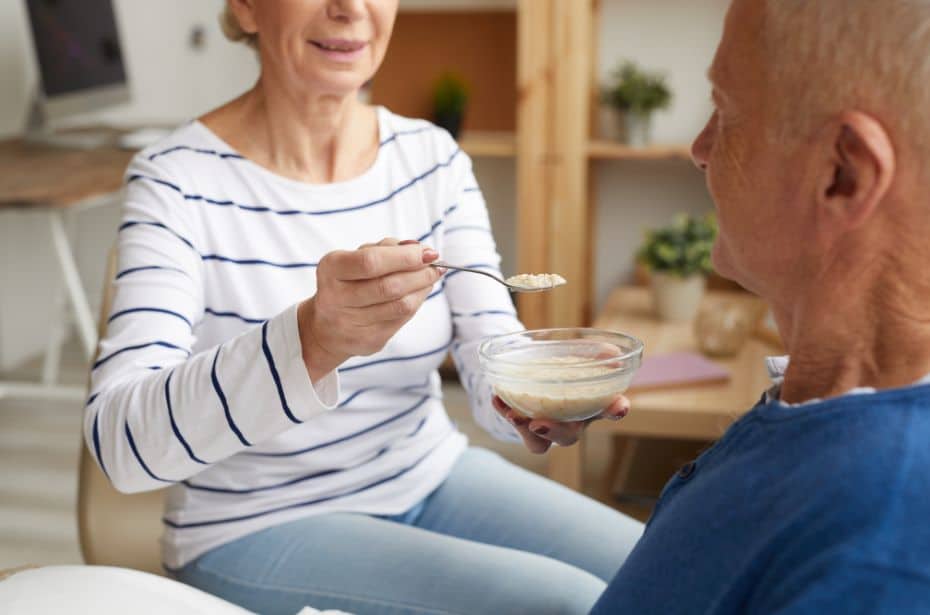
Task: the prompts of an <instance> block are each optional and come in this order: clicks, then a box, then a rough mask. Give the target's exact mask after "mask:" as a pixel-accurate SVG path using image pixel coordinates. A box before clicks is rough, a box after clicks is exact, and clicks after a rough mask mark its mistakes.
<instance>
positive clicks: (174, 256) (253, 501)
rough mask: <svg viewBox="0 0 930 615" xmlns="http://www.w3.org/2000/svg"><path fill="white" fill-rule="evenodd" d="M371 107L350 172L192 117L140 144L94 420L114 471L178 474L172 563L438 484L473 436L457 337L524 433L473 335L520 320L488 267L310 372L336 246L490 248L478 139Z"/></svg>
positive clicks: (472, 388)
mask: <svg viewBox="0 0 930 615" xmlns="http://www.w3.org/2000/svg"><path fill="white" fill-rule="evenodd" d="M378 115H379V125H380V133H381V147H380V150H379V153H378V155H377V158H376V161H375V162H374V164H373V165H372V166H371V167H370V168H369V169H368V170H367V171H366V172H365V173H363V174H362V175H361V176H359V177H357V178H355V179H352V180H349V181H346V182H340V183H334V184H325V185H310V184H306V183H302V182H298V181H293V180H290V179H287V178H284V177H281V176H278V175H276V174H274V173H272V172H270V171H268V170H267V169H265V168H263V167H260V166H258V165H256V164H255V163H253V162H251V161H249V160H248V159H245V158H243V157H242V156H241V155H239V154H237V153H236V152H235V151H234V150H233V149H232V148H231V147H230V146H229V145H227V144H226V143H224V142H223V141H222V140H220V139H219V137H217V136H216V135H215V134H214V133H212V132H211V131H210V130H209V129H208V128H207V127H206V126H204V125H203V124H201V123H199V122H192V123H190V124H187V125H185V126H183V127H182V128H180V129H178V130H177V131H176V132H175V133H174V134H173V135H172V136H170V137H169V138H168V139H167V140H165V141H163V142H161V143H159V144H158V145H156V146H153V147H151V148H149V149H147V150H145V151H143V152H141V153H140V154H139V155H138V156H137V157H136V158H135V159H134V160H133V162H132V163H131V164H130V167H129V169H128V171H127V176H126V180H127V194H126V201H125V206H124V209H123V221H122V224H121V226H120V231H119V237H118V247H119V268H118V273H117V276H116V280H115V283H114V284H115V288H114V290H115V299H114V304H113V307H112V312H111V314H110V316H109V323H108V330H107V334H106V336H105V337H104V339H103V340H102V341H101V343H100V352H99V356H98V359H97V360H96V362H95V364H94V365H93V372H92V378H91V395H90V397H89V399H88V402H87V408H86V411H85V436H86V440H87V443H88V446H89V447H90V449H91V451H93V453H94V455H95V457H96V459H97V461H98V463H99V464H100V467H101V468H102V469H103V471H104V472H105V473H106V474H107V476H108V477H109V478H110V480H111V481H112V482H113V483H114V484H115V485H116V487H117V488H119V489H121V490H123V491H127V492H135V491H145V490H151V489H158V488H162V487H166V486H170V489H169V492H168V498H167V504H166V510H165V514H164V523H165V534H164V537H163V557H164V564H165V566H166V567H167V568H169V569H170V568H177V567H180V566H183V565H184V564H186V563H187V562H189V561H191V560H192V559H194V558H196V557H197V556H199V555H201V554H202V553H204V552H206V551H207V550H209V549H211V548H214V547H216V546H218V545H220V544H223V543H226V542H229V541H231V540H233V539H235V538H237V537H240V536H243V535H245V534H247V533H251V532H254V531H256V530H259V529H261V528H264V527H268V526H271V525H275V524H279V523H283V522H286V521H289V520H292V519H295V518H298V517H303V516H306V515H312V514H319V513H323V512H332V511H350V512H360V513H369V514H395V513H400V512H403V511H405V510H407V509H409V508H410V507H412V506H413V505H414V504H416V503H417V502H418V501H419V500H420V499H422V498H423V497H425V496H426V495H427V494H429V493H430V492H431V491H432V490H433V489H435V488H436V487H437V486H438V485H439V484H440V483H441V482H442V481H443V480H444V479H445V477H446V476H447V475H448V472H449V471H450V469H451V467H452V465H453V464H454V463H455V461H456V459H457V458H458V456H459V455H460V454H461V452H462V451H463V450H464V448H465V446H466V440H465V437H464V436H463V435H462V434H461V433H459V432H458V431H457V430H456V428H455V426H454V425H453V424H452V422H451V421H450V420H449V418H448V416H447V415H446V412H445V409H444V407H443V404H442V394H441V389H440V381H439V377H438V374H437V371H436V369H437V367H438V366H439V364H440V363H441V362H442V360H443V358H444V356H445V355H446V353H447V351H450V350H451V352H452V353H453V357H454V358H455V360H456V364H457V366H458V370H459V374H460V376H461V379H462V381H463V382H464V384H465V386H466V389H467V390H468V392H469V394H470V398H471V400H472V409H473V414H474V416H475V419H476V420H477V421H478V423H479V424H481V425H482V426H483V427H484V428H485V429H487V430H488V431H490V432H491V433H492V434H494V435H496V436H497V437H499V438H502V439H514V438H515V434H514V432H513V430H512V428H511V427H510V426H509V425H508V424H507V423H506V421H504V420H503V419H502V418H501V417H500V416H499V415H498V414H497V413H496V412H495V411H494V409H493V408H492V407H491V405H490V388H489V386H488V385H487V383H486V382H484V380H483V378H482V377H481V374H480V372H479V368H478V364H477V357H476V348H477V345H478V344H479V343H480V341H481V339H482V338H483V337H486V336H488V335H492V334H496V333H502V332H509V331H514V330H518V329H520V328H521V325H520V322H519V321H518V320H517V318H516V315H515V313H514V308H513V304H512V302H511V300H510V297H509V296H508V294H507V293H506V291H505V290H504V289H503V288H502V287H500V286H499V285H497V284H495V283H494V282H492V281H490V280H487V279H485V278H484V277H483V276H474V275H468V274H457V273H450V274H448V275H447V276H446V277H445V278H444V279H443V280H441V281H440V282H439V283H437V285H436V287H435V288H434V290H433V291H432V293H431V294H430V295H429V298H428V299H427V300H426V302H425V303H424V304H423V306H422V308H421V309H420V310H419V312H418V313H417V314H416V316H415V317H414V318H413V319H412V320H411V321H410V322H409V323H408V324H407V325H405V326H404V327H403V328H402V329H401V330H400V331H399V332H398V333H397V334H396V335H395V336H394V337H393V338H392V339H391V340H390V341H389V342H388V344H387V345H386V346H385V347H384V349H383V350H382V351H381V352H379V353H377V354H375V355H372V356H368V357H355V358H353V359H350V360H349V361H348V362H346V363H345V364H343V365H342V366H341V367H340V368H339V370H338V372H337V373H334V374H331V375H329V376H327V377H326V378H324V379H322V380H321V381H319V382H317V383H316V385H315V386H314V384H313V383H311V381H310V379H309V377H308V374H307V370H306V367H305V365H304V363H303V359H302V355H301V349H300V340H299V338H298V334H297V317H296V306H297V304H298V303H299V302H300V301H302V300H303V299H305V298H307V297H310V296H312V295H313V294H314V292H315V288H316V271H315V267H316V263H317V262H319V260H320V258H322V257H323V255H325V254H326V253H328V252H330V251H332V250H337V249H355V248H356V247H358V246H359V245H360V244H362V243H366V242H377V241H379V240H380V239H382V238H384V237H387V236H393V237H397V238H400V239H419V240H421V241H422V242H423V243H424V244H428V245H430V246H432V247H434V248H435V249H437V250H438V251H439V253H440V254H441V255H442V257H443V258H444V259H446V260H448V261H449V262H453V263H459V264H463V265H468V266H471V267H481V268H485V269H487V270H488V271H492V272H495V271H497V270H498V267H499V256H498V254H497V251H496V248H495V244H494V240H493V238H492V235H491V230H490V225H489V220H488V215H487V210H486V208H485V204H484V200H483V198H482V195H481V192H480V190H479V188H478V186H477V184H476V182H475V178H474V176H473V174H472V170H471V162H470V160H469V159H468V157H467V156H466V155H465V154H464V153H463V152H462V151H461V150H460V149H459V148H458V147H457V146H456V144H455V142H454V141H453V140H452V139H451V138H450V137H449V135H448V133H446V132H445V131H442V130H440V129H438V128H436V127H435V126H433V125H431V124H429V123H427V122H423V121H415V120H408V119H405V118H401V117H399V116H396V115H393V114H391V113H389V112H388V111H386V110H384V109H379V110H378Z"/></svg>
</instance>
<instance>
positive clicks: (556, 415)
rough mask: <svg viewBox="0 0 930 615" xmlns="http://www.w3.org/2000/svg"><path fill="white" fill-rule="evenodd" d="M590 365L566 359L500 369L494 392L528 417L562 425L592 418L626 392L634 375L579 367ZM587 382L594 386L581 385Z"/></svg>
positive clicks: (585, 360) (610, 368) (609, 368)
mask: <svg viewBox="0 0 930 615" xmlns="http://www.w3.org/2000/svg"><path fill="white" fill-rule="evenodd" d="M588 362H591V359H590V358H587V357H577V356H566V357H551V358H547V359H543V360H535V361H527V362H525V363H520V364H515V365H512V366H507V367H503V366H498V368H497V370H496V371H497V372H498V373H497V376H498V377H497V378H495V379H494V380H495V381H496V382H495V385H494V392H495V393H496V394H497V395H498V396H499V397H500V398H501V399H503V400H504V401H505V402H506V403H507V404H508V405H509V406H511V407H512V408H514V409H516V410H519V411H520V412H522V413H523V414H525V415H527V416H531V417H535V418H550V419H555V420H560V421H578V420H584V419H587V418H591V417H592V416H595V415H597V414H598V413H600V412H601V411H602V410H603V409H604V408H606V407H607V406H609V405H610V404H611V403H612V402H613V400H614V399H615V398H616V397H617V395H619V394H620V393H622V392H623V391H625V390H626V388H627V387H628V386H629V384H630V380H632V378H633V374H632V373H628V374H623V373H618V372H617V367H616V365H611V364H610V363H607V364H594V365H590V366H581V365H579V364H581V363H588ZM586 379H593V382H577V381H578V380H586ZM540 381H543V382H540ZM573 381H574V382H573Z"/></svg>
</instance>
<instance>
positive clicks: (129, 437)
mask: <svg viewBox="0 0 930 615" xmlns="http://www.w3.org/2000/svg"><path fill="white" fill-rule="evenodd" d="M125 426H126V429H125V432H126V440H127V441H128V442H129V448H130V449H132V454H133V455H135V457H136V461H138V462H139V465H140V466H141V467H142V469H143V470H145V473H146V474H148V475H149V477H150V478H151V479H152V480H157V481H158V482H161V483H173V482H174V481H171V480H168V479H166V478H162V477H160V476H156V475H155V474H154V473H153V472H152V471H151V470H150V469H149V467H148V465H146V463H145V461H144V460H143V459H142V455H140V454H139V449H138V448H137V447H136V439H135V438H133V437H132V430H130V429H129V423H126V424H125Z"/></svg>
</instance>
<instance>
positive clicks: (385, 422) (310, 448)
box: [244, 395, 431, 457]
mask: <svg viewBox="0 0 930 615" xmlns="http://www.w3.org/2000/svg"><path fill="white" fill-rule="evenodd" d="M430 397H431V396H430V395H424V396H422V397H421V398H420V400H419V401H417V403H415V404H413V405H412V406H410V407H409V408H407V409H406V410H404V411H402V412H400V413H398V414H395V415H394V416H392V417H390V418H387V419H384V420H383V421H379V422H377V423H375V424H374V425H370V426H368V427H366V428H365V429H362V430H360V431H356V432H354V433H350V434H348V435H346V436H343V437H341V438H336V439H335V440H330V441H328V442H323V443H322V444H314V445H313V446H308V447H307V448H302V449H299V450H296V451H287V452H279V453H258V452H249V453H244V454H246V455H254V456H256V457H296V456H298V455H305V454H307V453H312V452H313V451H318V450H321V449H324V448H328V447H330V446H333V445H335V444H341V443H343V442H348V441H349V440H354V439H355V438H358V437H359V436H363V435H365V434H367V433H371V432H372V431H375V430H376V429H380V428H382V427H384V426H385V425H390V424H391V423H393V422H395V421H399V420H400V419H402V418H404V417H405V416H408V415H410V414H411V413H413V412H416V411H417V409H418V408H420V407H421V406H422V405H423V404H425V403H426V402H427V401H428V400H429V399H430Z"/></svg>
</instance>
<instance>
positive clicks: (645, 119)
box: [623, 111, 652, 147]
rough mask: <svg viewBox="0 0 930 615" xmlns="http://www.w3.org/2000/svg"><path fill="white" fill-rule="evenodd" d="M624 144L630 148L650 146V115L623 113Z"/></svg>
mask: <svg viewBox="0 0 930 615" xmlns="http://www.w3.org/2000/svg"><path fill="white" fill-rule="evenodd" d="M623 127H624V136H625V142H626V144H627V145H629V146H631V147H646V146H648V145H650V144H652V114H650V113H633V112H630V111H626V112H624V113H623Z"/></svg>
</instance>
